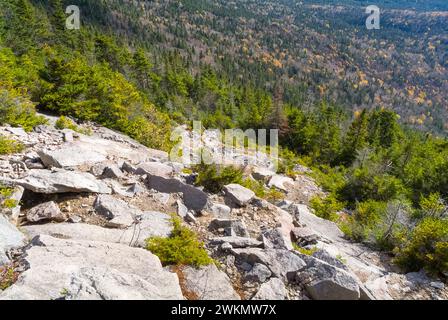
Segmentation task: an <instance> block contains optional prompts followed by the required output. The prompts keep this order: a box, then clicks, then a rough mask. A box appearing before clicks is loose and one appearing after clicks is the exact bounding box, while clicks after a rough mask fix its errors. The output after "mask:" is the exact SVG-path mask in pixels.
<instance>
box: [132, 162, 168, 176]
mask: <svg viewBox="0 0 448 320" xmlns="http://www.w3.org/2000/svg"><path fill="white" fill-rule="evenodd" d="M173 172H174V170H173V168H172V167H171V166H169V165H166V164H164V163H160V162H145V163H141V164H139V165H138V166H137V170H136V171H135V173H136V174H138V175H145V174H147V175H150V176H158V177H164V178H169V177H170V176H171V175H172V174H173Z"/></svg>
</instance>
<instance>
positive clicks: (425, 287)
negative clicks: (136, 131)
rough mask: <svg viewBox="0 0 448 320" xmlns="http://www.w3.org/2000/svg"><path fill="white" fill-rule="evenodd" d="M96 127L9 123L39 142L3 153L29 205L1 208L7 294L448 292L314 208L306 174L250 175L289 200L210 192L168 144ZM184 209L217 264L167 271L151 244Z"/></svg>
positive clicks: (23, 137)
mask: <svg viewBox="0 0 448 320" xmlns="http://www.w3.org/2000/svg"><path fill="white" fill-rule="evenodd" d="M50 123H51V121H50ZM89 126H90V128H91V130H92V135H89V136H86V135H83V134H79V133H77V132H74V131H72V130H57V129H55V127H54V126H53V125H51V124H50V125H48V126H39V127H37V128H35V130H34V131H32V132H29V133H27V132H25V131H24V130H22V129H21V128H12V127H1V128H0V134H2V135H5V136H9V137H11V138H13V139H15V140H18V141H21V142H22V143H23V144H25V145H26V147H27V148H26V149H25V151H24V152H23V153H21V154H14V155H8V156H2V157H1V158H0V183H1V184H2V185H4V186H7V187H10V188H13V190H14V192H13V193H12V194H11V195H9V196H8V197H9V198H10V199H14V200H16V201H17V203H19V205H18V206H15V207H13V208H2V212H1V214H0V266H3V267H0V268H3V269H4V270H6V269H8V270H13V273H14V274H15V279H14V281H13V283H11V285H10V286H9V287H8V288H5V289H4V290H3V291H1V289H0V299H262V300H266V299H267V300H269V299H270V300H275V299H281V300H283V299H291V300H294V299H300V300H301V299H305V300H308V299H349V300H358V299H448V289H447V288H446V287H445V285H444V284H443V283H442V282H440V281H438V280H436V279H430V278H429V277H428V276H426V275H425V274H424V273H423V272H419V273H409V274H400V273H399V270H396V269H395V268H393V267H391V265H390V263H389V259H390V257H388V256H386V255H384V254H380V253H378V252H375V251H373V250H371V249H369V248H367V247H365V246H363V245H361V244H355V243H352V242H349V241H347V240H346V239H345V238H344V236H343V234H342V232H341V231H340V230H339V228H338V227H337V225H336V224H334V223H333V222H330V221H327V220H323V219H321V218H319V217H317V216H315V215H314V214H313V213H312V210H311V209H310V208H309V207H308V206H307V204H308V200H309V199H310V198H311V197H312V196H313V195H315V194H321V193H323V192H322V190H320V189H319V187H318V186H317V185H316V184H315V183H314V181H313V179H311V178H310V177H309V176H308V175H306V172H304V173H303V174H302V175H298V176H297V177H295V179H292V178H290V177H285V176H282V175H277V174H275V173H273V172H271V171H270V170H269V168H268V167H266V166H263V163H260V164H258V165H257V166H249V167H248V168H247V170H245V171H248V172H249V174H250V175H251V176H252V177H253V178H254V179H257V180H261V181H264V183H265V184H266V185H267V186H274V187H276V188H277V189H278V190H280V191H281V192H283V193H284V195H285V200H283V201H280V202H278V203H270V202H268V201H266V200H263V199H260V198H257V197H256V196H255V194H254V193H253V192H252V191H251V190H249V189H246V188H244V187H242V186H240V185H235V184H232V185H227V186H226V187H225V189H224V192H222V193H220V194H208V193H206V192H204V191H203V190H202V189H201V188H197V187H195V186H194V185H192V184H191V181H192V180H194V179H192V174H191V173H185V172H187V171H186V170H184V166H183V165H182V164H180V163H173V162H170V161H169V159H168V154H167V153H165V152H162V151H158V150H153V149H149V148H146V147H144V146H142V145H140V144H138V143H137V142H135V141H134V140H132V139H130V138H128V137H126V136H124V135H122V134H119V133H117V132H114V131H111V130H109V129H106V128H104V127H99V126H95V125H91V124H89ZM304 171H306V170H304ZM172 213H175V214H177V215H178V216H180V217H181V218H182V219H183V221H184V223H185V225H187V226H188V227H189V228H190V229H192V230H194V231H195V232H197V233H198V235H199V238H200V239H201V240H202V241H204V243H205V245H206V248H207V252H208V254H209V256H210V257H212V258H213V259H214V260H215V261H216V262H217V263H216V265H215V264H211V265H209V266H206V267H201V268H198V269H197V268H194V267H190V266H184V267H170V266H162V264H161V262H160V260H159V258H158V257H157V256H155V255H154V254H152V253H151V252H150V251H148V250H146V249H145V248H144V247H145V240H146V239H148V238H151V237H154V236H158V237H168V236H169V235H170V233H171V231H172V228H173V227H172V225H171V220H170V219H171V216H170V214H172ZM293 243H296V244H297V245H299V246H300V247H303V248H308V249H310V254H309V255H307V254H302V253H300V252H299V251H297V250H295V249H294V246H293ZM311 249H313V250H311ZM0 270H1V269H0Z"/></svg>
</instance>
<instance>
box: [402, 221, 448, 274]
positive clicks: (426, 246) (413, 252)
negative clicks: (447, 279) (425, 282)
mask: <svg viewBox="0 0 448 320" xmlns="http://www.w3.org/2000/svg"><path fill="white" fill-rule="evenodd" d="M395 252H396V254H397V255H396V258H395V263H397V264H398V265H399V266H401V267H402V268H404V269H405V270H406V271H408V272H411V271H419V270H421V269H425V270H426V271H428V272H430V273H432V274H438V273H444V272H448V220H446V219H437V218H425V219H423V220H422V221H421V222H420V223H419V224H418V225H417V226H416V227H415V228H414V230H413V231H412V232H411V235H410V237H409V239H408V240H407V241H406V242H405V243H404V245H403V246H401V247H400V248H397V249H396V250H395Z"/></svg>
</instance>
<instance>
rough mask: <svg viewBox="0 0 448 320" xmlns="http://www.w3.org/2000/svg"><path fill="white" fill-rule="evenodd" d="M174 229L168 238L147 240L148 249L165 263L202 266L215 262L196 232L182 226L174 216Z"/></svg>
mask: <svg viewBox="0 0 448 320" xmlns="http://www.w3.org/2000/svg"><path fill="white" fill-rule="evenodd" d="M172 223H173V231H172V233H171V235H170V237H168V238H163V237H154V238H150V239H147V240H146V249H148V250H149V251H151V252H152V253H154V254H155V255H156V256H158V257H159V259H160V261H161V262H162V264H163V265H192V266H195V267H200V266H204V265H209V264H211V263H213V260H212V259H211V258H210V257H209V256H208V254H207V251H206V250H205V248H204V244H203V243H202V242H200V241H199V240H198V238H197V236H196V234H195V233H194V232H193V231H192V230H190V229H188V228H187V227H184V226H182V222H181V220H180V219H179V218H178V217H175V216H173V218H172Z"/></svg>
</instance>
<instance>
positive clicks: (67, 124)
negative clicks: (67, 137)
mask: <svg viewBox="0 0 448 320" xmlns="http://www.w3.org/2000/svg"><path fill="white" fill-rule="evenodd" d="M55 127H56V129H59V130H63V129H70V130H73V131H76V132H79V133H82V134H85V135H91V134H92V131H91V130H89V129H84V128H80V127H79V126H77V125H76V123H75V122H73V120H71V119H69V118H67V117H65V116H60V117H59V119H58V120H57V121H56V123H55Z"/></svg>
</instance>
